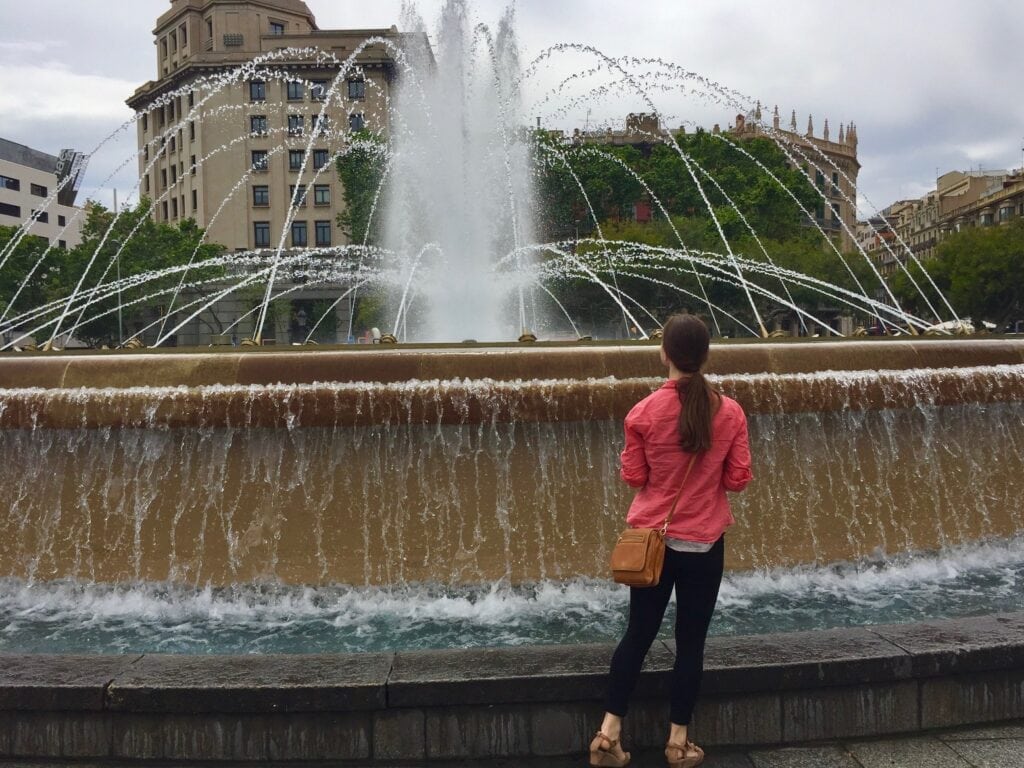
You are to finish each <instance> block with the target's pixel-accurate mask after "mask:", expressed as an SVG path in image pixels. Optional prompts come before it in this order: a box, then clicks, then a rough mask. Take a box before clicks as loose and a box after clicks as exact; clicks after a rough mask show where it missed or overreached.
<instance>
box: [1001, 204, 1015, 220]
mask: <svg viewBox="0 0 1024 768" xmlns="http://www.w3.org/2000/svg"><path fill="white" fill-rule="evenodd" d="M1012 217H1013V206H1012V205H1008V206H1004V207H1003V208H1000V209H999V220H1000V221H1009V220H1010V219H1011V218H1012Z"/></svg>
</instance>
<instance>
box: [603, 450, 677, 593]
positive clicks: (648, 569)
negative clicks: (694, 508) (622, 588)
mask: <svg viewBox="0 0 1024 768" xmlns="http://www.w3.org/2000/svg"><path fill="white" fill-rule="evenodd" d="M696 460H697V454H694V455H693V456H691V457H690V464H689V466H687V468H686V474H685V475H683V482H682V483H680V485H679V491H678V492H677V493H676V498H675V501H673V502H672V508H671V509H670V510H669V511H668V514H667V515H665V521H664V522H663V523H662V524H661V527H660V528H627V529H626V530H624V531H623V532H622V533H620V534H619V540H618V541H616V542H615V546H614V547H613V548H612V557H611V564H612V578H613V579H614V580H615V582H616V583H618V584H625V585H627V586H630V587H653V586H654V585H655V584H657V583H658V582H659V581H661V568H662V566H663V565H664V564H665V533H666V531H668V524H669V523H670V522H671V521H672V515H674V514H675V511H676V506H677V505H678V504H679V498H680V497H681V496H682V495H683V486H685V485H686V479H687V478H688V477H689V476H690V470H691V469H693V463H694V462H695V461H696Z"/></svg>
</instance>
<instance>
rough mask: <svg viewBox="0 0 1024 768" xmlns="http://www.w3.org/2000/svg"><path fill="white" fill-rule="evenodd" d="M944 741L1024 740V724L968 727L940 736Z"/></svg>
mask: <svg viewBox="0 0 1024 768" xmlns="http://www.w3.org/2000/svg"><path fill="white" fill-rule="evenodd" d="M938 738H940V739H942V740H943V741H961V740H971V739H1024V723H1005V724H1003V725H987V726H977V725H975V726H967V727H966V728H960V729H957V730H955V731H947V732H945V733H940V734H938Z"/></svg>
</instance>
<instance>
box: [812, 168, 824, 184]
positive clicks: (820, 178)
mask: <svg viewBox="0 0 1024 768" xmlns="http://www.w3.org/2000/svg"><path fill="white" fill-rule="evenodd" d="M814 184H815V186H817V187H818V188H821V187H824V186H825V174H824V173H822V172H821V171H815V172H814Z"/></svg>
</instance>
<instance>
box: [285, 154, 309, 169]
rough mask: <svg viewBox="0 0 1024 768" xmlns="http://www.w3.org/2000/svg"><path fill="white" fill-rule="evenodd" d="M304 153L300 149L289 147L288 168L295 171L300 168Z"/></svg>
mask: <svg viewBox="0 0 1024 768" xmlns="http://www.w3.org/2000/svg"><path fill="white" fill-rule="evenodd" d="M305 155H306V153H305V152H303V151H302V150H301V149H290V150H288V170H290V171H297V170H299V169H300V168H302V158H303V157H305Z"/></svg>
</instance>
